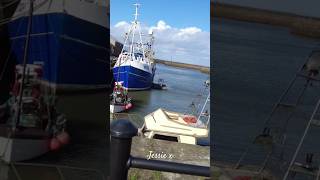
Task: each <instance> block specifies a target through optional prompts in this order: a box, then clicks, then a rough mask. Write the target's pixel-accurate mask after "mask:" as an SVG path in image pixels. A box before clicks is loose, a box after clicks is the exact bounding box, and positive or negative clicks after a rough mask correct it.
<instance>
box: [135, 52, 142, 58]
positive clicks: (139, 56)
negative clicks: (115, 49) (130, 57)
mask: <svg viewBox="0 0 320 180" xmlns="http://www.w3.org/2000/svg"><path fill="white" fill-rule="evenodd" d="M142 56H143V54H142V53H134V57H135V58H136V59H138V58H142Z"/></svg>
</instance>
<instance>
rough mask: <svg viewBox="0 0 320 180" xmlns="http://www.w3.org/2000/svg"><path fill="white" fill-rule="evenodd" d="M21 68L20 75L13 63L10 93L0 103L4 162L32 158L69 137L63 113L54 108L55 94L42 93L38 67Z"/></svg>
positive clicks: (0, 151) (1, 142) (0, 153)
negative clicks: (14, 71)
mask: <svg viewBox="0 0 320 180" xmlns="http://www.w3.org/2000/svg"><path fill="white" fill-rule="evenodd" d="M25 69H26V70H25V72H26V74H25V75H23V67H22V65H17V66H16V80H15V84H14V86H13V89H12V91H11V95H12V96H11V98H10V99H9V100H8V101H7V102H6V103H5V104H2V105H1V106H0V112H1V113H0V159H2V160H3V161H5V162H8V163H10V162H15V161H23V160H29V159H32V158H35V157H37V156H40V155H42V154H44V153H46V152H48V151H50V150H57V149H59V148H60V147H61V146H62V144H67V143H68V141H69V135H68V134H67V133H66V132H65V128H66V118H65V116H64V115H63V114H60V113H58V112H57V111H56V109H55V106H54V104H55V98H54V97H52V96H49V95H47V94H45V93H43V86H41V83H40V82H41V80H40V77H41V74H42V72H43V70H42V67H41V66H40V65H33V64H32V65H31V64H29V65H26V67H25ZM23 76H24V77H25V80H24V83H23V84H24V85H21V84H22V77H23ZM21 91H22V94H21V96H20V92H21ZM20 97H21V98H20ZM20 99H21V100H20ZM20 101H21V105H20Z"/></svg>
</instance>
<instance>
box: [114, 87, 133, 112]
mask: <svg viewBox="0 0 320 180" xmlns="http://www.w3.org/2000/svg"><path fill="white" fill-rule="evenodd" d="M131 108H132V103H131V98H130V97H128V92H127V90H126V89H125V88H123V86H122V83H121V82H116V83H115V87H114V89H113V92H112V94H111V101H110V113H119V112H122V111H126V110H129V109H131Z"/></svg>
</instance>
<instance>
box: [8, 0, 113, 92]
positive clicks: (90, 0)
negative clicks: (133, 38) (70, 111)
mask: <svg viewBox="0 0 320 180" xmlns="http://www.w3.org/2000/svg"><path fill="white" fill-rule="evenodd" d="M29 3H30V0H21V1H20V3H19V5H18V7H17V9H16V11H15V14H14V15H13V17H12V20H11V21H10V22H9V32H10V33H9V34H10V39H11V44H12V53H13V54H11V55H12V56H15V57H16V58H17V61H18V63H21V62H22V59H23V55H24V53H23V52H24V48H23V46H24V42H25V38H26V33H27V25H28V13H27V12H28V10H29V6H28V4H29ZM107 4H108V2H107V1H105V0H82V1H79V0H54V1H50V0H34V6H33V9H34V10H33V12H34V13H33V17H32V30H31V35H30V39H31V40H30V47H29V49H30V53H29V57H28V62H27V63H28V64H40V65H41V66H42V67H43V70H44V74H43V75H44V76H43V79H44V83H45V84H47V85H48V86H50V87H53V88H55V89H61V90H83V89H97V88H106V87H108V86H110V81H109V80H111V78H112V75H110V74H109V72H108V69H109V68H108V67H109V55H108V52H109V50H108V43H107V42H108V41H109V32H110V28H109V13H108V7H107Z"/></svg>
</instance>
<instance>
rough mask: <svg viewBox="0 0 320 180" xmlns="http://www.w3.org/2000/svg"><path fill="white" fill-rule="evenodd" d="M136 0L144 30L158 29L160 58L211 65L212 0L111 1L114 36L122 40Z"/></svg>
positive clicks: (157, 45) (156, 31)
mask: <svg viewBox="0 0 320 180" xmlns="http://www.w3.org/2000/svg"><path fill="white" fill-rule="evenodd" d="M136 2H138V3H139V4H141V6H140V9H139V14H140V16H139V21H140V22H141V24H142V25H141V26H142V30H144V32H143V33H146V32H147V31H148V30H150V29H152V30H153V31H154V36H155V45H154V49H155V52H156V58H159V59H165V60H170V59H171V57H172V60H173V61H177V62H183V63H189V64H198V65H204V66H209V65H210V0H138V1H137V0H111V1H110V25H111V36H112V37H114V38H116V39H117V40H118V41H120V42H123V35H124V33H125V32H126V31H127V30H128V29H129V26H130V23H131V21H132V20H133V14H134V6H133V4H134V3H136Z"/></svg>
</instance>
